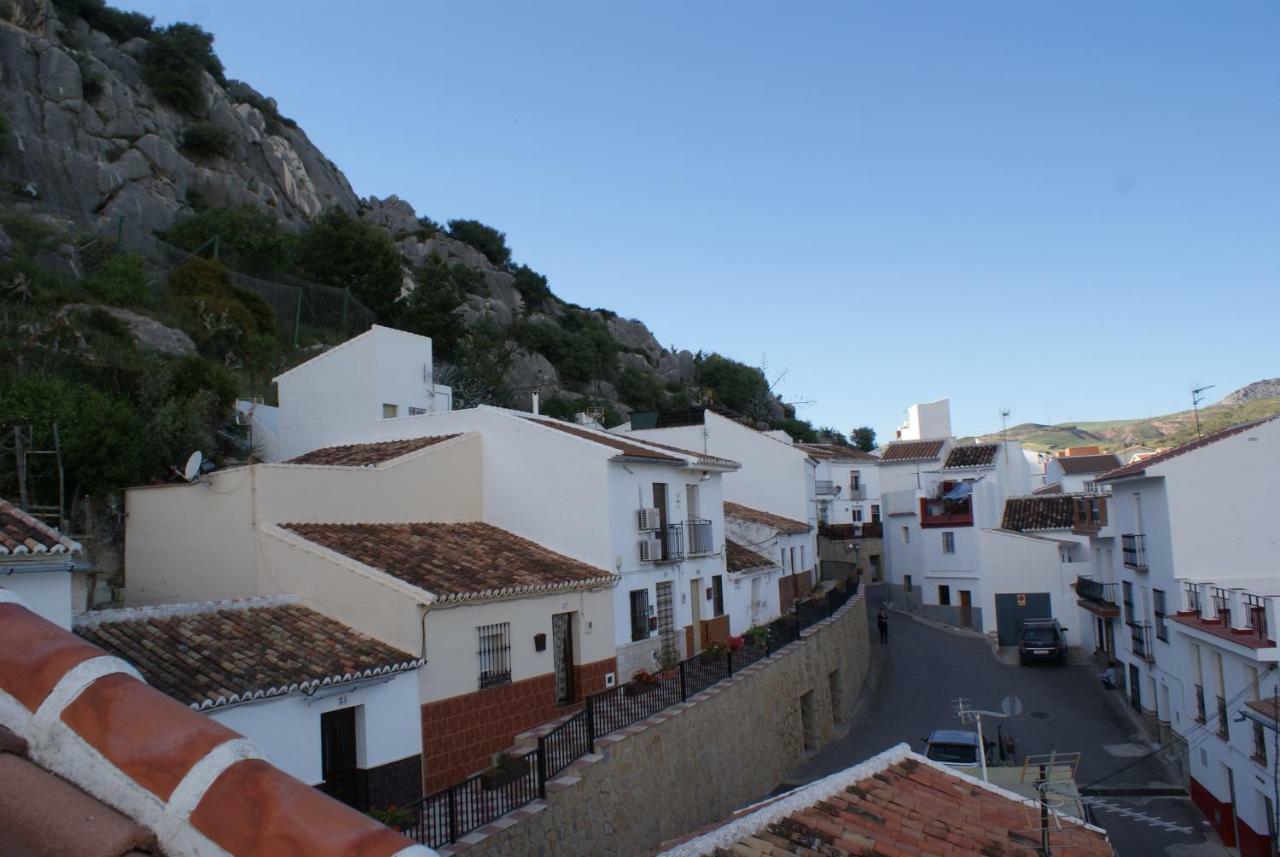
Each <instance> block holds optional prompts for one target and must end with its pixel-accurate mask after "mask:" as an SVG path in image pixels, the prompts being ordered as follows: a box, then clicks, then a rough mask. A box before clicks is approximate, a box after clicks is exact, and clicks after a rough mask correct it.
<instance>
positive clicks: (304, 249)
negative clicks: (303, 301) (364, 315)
mask: <svg viewBox="0 0 1280 857" xmlns="http://www.w3.org/2000/svg"><path fill="white" fill-rule="evenodd" d="M296 259H297V263H298V269H299V271H300V272H301V273H302V274H303V275H304V276H306V277H309V278H310V279H312V280H315V281H316V282H317V283H322V284H324V285H328V286H337V287H338V288H344V289H350V290H351V294H352V295H353V296H354V297H355V298H356V299H357V300H359V301H360V302H361V303H363V304H364V305H365V306H367V307H368V308H369V309H371V310H373V311H374V312H375V313H376V314H377V315H378V316H379V317H380V318H386V319H389V318H392V317H393V316H394V315H395V308H396V298H398V297H399V295H400V287H401V285H402V282H403V275H402V261H401V258H400V252H399V251H398V250H396V245H395V244H394V243H392V241H391V236H389V235H387V233H386V232H384V231H383V230H381V229H379V228H378V227H376V226H373V225H372V224H369V223H365V222H364V221H363V220H360V219H359V218H356V217H352V216H351V215H350V214H348V213H347V212H345V211H343V210H342V209H340V208H331V209H329V210H328V211H326V212H325V213H324V214H323V215H322V216H321V217H320V219H319V220H317V221H316V222H315V224H314V225H312V227H311V228H310V229H308V230H307V231H306V232H305V233H304V234H303V235H302V237H301V238H300V239H299V240H298V247H297V251H296Z"/></svg>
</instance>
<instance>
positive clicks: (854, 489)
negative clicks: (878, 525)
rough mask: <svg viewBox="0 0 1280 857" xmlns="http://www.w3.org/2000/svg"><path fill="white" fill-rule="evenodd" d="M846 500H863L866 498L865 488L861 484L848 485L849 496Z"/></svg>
mask: <svg viewBox="0 0 1280 857" xmlns="http://www.w3.org/2000/svg"><path fill="white" fill-rule="evenodd" d="M845 499H847V500H865V499H867V489H866V488H865V487H863V486H861V485H851V486H849V496H848V497H846V498H845Z"/></svg>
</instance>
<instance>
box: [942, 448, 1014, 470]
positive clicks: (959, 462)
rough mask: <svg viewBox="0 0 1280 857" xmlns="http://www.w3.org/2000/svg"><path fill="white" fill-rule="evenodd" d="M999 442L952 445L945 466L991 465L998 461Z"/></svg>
mask: <svg viewBox="0 0 1280 857" xmlns="http://www.w3.org/2000/svg"><path fill="white" fill-rule="evenodd" d="M999 451H1000V444H998V443H979V444H974V445H973V446H956V447H952V449H951V452H949V453H947V462H946V464H944V465H942V466H943V467H990V466H991V465H993V464H995V463H996V453H997V452H999Z"/></svg>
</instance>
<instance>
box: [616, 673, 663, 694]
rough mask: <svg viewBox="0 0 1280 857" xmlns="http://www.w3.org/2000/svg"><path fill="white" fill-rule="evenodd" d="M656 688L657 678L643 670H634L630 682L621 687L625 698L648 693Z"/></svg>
mask: <svg viewBox="0 0 1280 857" xmlns="http://www.w3.org/2000/svg"><path fill="white" fill-rule="evenodd" d="M657 686H658V677H657V676H656V675H654V674H653V673H651V672H649V671H648V670H645V669H640V670H636V671H635V672H634V673H633V674H632V675H631V681H629V682H627V683H626V684H624V685H623V686H622V692H623V694H625V695H626V696H639V695H640V694H642V693H649V692H650V691H651V690H653V689H654V688H656V687H657Z"/></svg>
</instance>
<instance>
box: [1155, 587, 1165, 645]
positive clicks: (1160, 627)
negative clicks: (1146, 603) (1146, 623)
mask: <svg viewBox="0 0 1280 857" xmlns="http://www.w3.org/2000/svg"><path fill="white" fill-rule="evenodd" d="M1151 601H1152V604H1153V606H1152V612H1154V613H1155V616H1156V639H1158V640H1164V641H1165V642H1166V643H1167V642H1169V628H1168V626H1167V625H1165V623H1164V616H1165V607H1164V590H1163V589H1153V590H1151Z"/></svg>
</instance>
